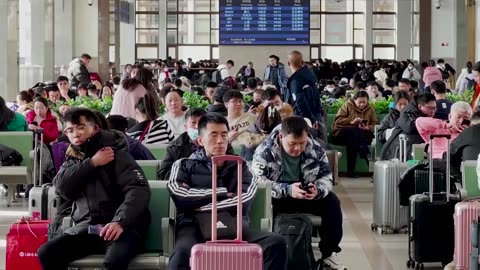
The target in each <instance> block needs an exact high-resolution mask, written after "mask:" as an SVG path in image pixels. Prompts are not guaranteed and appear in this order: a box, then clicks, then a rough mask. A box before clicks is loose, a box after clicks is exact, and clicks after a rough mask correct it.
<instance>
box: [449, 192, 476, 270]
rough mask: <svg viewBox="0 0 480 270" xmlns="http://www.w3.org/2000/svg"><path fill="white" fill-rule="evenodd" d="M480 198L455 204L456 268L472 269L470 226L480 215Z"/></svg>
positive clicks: (459, 269)
mask: <svg viewBox="0 0 480 270" xmlns="http://www.w3.org/2000/svg"><path fill="white" fill-rule="evenodd" d="M478 199H480V198H478V197H477V198H470V199H467V200H465V201H463V202H460V203H457V204H456V205H455V214H454V215H453V219H454V222H455V252H454V261H455V269H456V270H468V269H470V257H469V255H470V252H472V245H471V243H470V227H471V224H472V222H473V221H474V220H477V219H478V216H479V215H480V201H478Z"/></svg>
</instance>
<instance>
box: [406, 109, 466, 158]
mask: <svg viewBox="0 0 480 270" xmlns="http://www.w3.org/2000/svg"><path fill="white" fill-rule="evenodd" d="M472 114H473V110H472V107H470V105H469V104H468V103H467V102H465V101H458V102H455V103H454V104H453V105H452V108H451V111H450V114H449V115H448V120H449V121H448V122H445V121H442V120H440V119H435V118H430V117H419V118H418V119H417V121H415V125H416V127H417V130H418V133H419V134H420V136H422V138H423V140H424V141H425V142H426V143H428V142H429V141H430V135H432V134H451V135H452V138H451V141H453V140H455V138H457V136H458V135H459V134H460V133H461V132H462V131H463V130H464V129H465V128H467V127H468V126H470V118H471V117H472ZM433 145H434V146H433V151H434V152H433V158H436V159H441V158H442V156H443V153H444V152H445V151H447V147H448V140H447V139H446V138H437V139H435V140H434V141H433Z"/></svg>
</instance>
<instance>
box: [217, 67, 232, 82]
mask: <svg viewBox="0 0 480 270" xmlns="http://www.w3.org/2000/svg"><path fill="white" fill-rule="evenodd" d="M217 70H218V71H219V72H220V76H221V78H222V80H225V79H226V78H228V77H230V70H229V69H228V67H227V65H224V64H222V65H219V66H218V67H217Z"/></svg>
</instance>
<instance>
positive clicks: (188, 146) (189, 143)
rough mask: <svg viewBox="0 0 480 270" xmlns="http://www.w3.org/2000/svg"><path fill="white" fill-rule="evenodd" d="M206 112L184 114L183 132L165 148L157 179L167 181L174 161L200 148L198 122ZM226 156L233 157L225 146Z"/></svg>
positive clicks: (195, 111) (230, 148)
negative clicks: (165, 151)
mask: <svg viewBox="0 0 480 270" xmlns="http://www.w3.org/2000/svg"><path fill="white" fill-rule="evenodd" d="M206 113H207V112H206V111H205V110H203V109H193V110H188V111H187V113H186V114H185V132H184V133H182V134H181V135H180V136H178V138H176V139H175V140H174V141H173V142H171V143H170V144H169V145H168V146H167V153H166V154H165V158H164V159H163V162H162V164H161V165H160V168H159V169H158V172H157V178H158V179H162V180H163V179H165V180H166V179H169V178H170V172H171V170H172V165H173V163H175V161H177V160H179V159H182V158H188V157H189V156H190V155H191V154H192V153H194V152H196V151H197V150H199V149H200V148H201V146H200V145H199V144H198V121H199V120H200V118H202V116H204V115H205V114H206ZM227 155H234V151H233V148H232V146H231V145H230V144H229V145H228V146H227Z"/></svg>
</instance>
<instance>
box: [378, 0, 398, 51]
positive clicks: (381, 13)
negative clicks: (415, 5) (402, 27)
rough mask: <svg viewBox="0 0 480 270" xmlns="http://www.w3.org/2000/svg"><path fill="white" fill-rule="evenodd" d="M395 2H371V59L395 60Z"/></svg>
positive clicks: (390, 0) (391, 0) (393, 0)
mask: <svg viewBox="0 0 480 270" xmlns="http://www.w3.org/2000/svg"><path fill="white" fill-rule="evenodd" d="M396 2H397V0H373V18H372V19H373V27H372V44H373V58H376V59H395V53H396V52H395V50H396V43H397V40H396V38H397V21H396V20H397V9H396V6H397V5H396V4H397V3H396Z"/></svg>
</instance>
